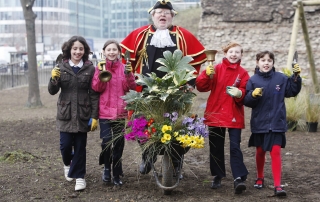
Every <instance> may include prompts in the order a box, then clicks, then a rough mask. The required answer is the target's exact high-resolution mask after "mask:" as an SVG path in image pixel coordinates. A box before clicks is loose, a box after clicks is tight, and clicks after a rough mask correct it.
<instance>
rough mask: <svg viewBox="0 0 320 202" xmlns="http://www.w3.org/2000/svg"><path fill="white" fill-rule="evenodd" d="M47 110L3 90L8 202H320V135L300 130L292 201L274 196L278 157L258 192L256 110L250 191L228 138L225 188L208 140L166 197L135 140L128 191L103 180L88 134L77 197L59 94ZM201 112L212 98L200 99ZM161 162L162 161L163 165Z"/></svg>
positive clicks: (1, 166) (291, 165)
mask: <svg viewBox="0 0 320 202" xmlns="http://www.w3.org/2000/svg"><path fill="white" fill-rule="evenodd" d="M40 92H41V101H42V103H43V104H44V107H42V108H35V109H28V108H25V107H24V104H25V103H26V101H27V97H28V88H27V87H22V88H15V89H9V90H2V91H0V99H1V100H0V106H1V111H0V159H1V161H0V201H10V202H11V201H131V202H134V201H183V202H188V201H233V200H236V201H290V202H291V201H299V202H301V201H320V192H319V186H320V163H319V156H320V146H319V142H320V133H319V132H316V133H308V132H306V131H303V130H302V129H300V128H298V130H297V131H294V132H288V133H287V147H286V148H285V149H283V150H282V161H283V176H282V184H283V185H284V186H285V189H286V191H287V193H288V196H287V197H286V198H283V199H282V198H277V197H273V188H272V186H273V180H272V174H271V170H270V156H269V154H267V156H266V157H267V158H266V166H265V184H266V187H265V188H264V189H262V190H257V189H255V188H253V184H254V181H255V175H256V172H255V149H254V148H252V147H250V148H248V147H247V143H248V138H249V136H250V130H249V129H250V128H249V125H248V124H249V116H250V109H246V119H247V120H246V124H247V125H246V129H244V130H243V132H242V145H241V148H242V152H243V155H244V161H245V164H246V166H247V168H248V170H249V172H250V174H249V175H248V179H247V182H246V184H247V190H246V192H244V193H243V194H241V195H235V194H234V193H233V179H232V176H231V173H230V164H229V151H228V148H229V146H228V144H229V140H228V138H227V139H226V144H225V150H226V167H227V177H226V178H224V179H223V181H222V187H221V188H220V189H217V190H212V189H211V188H210V185H211V181H212V176H211V175H210V170H209V152H208V148H209V146H208V141H207V144H206V147H205V148H204V149H199V150H190V151H189V152H188V153H187V154H186V155H185V165H184V169H183V174H184V179H183V180H182V181H181V182H180V184H179V185H178V187H177V188H176V189H174V190H173V192H172V194H171V195H164V194H163V192H162V190H161V189H160V188H159V187H158V186H157V185H156V183H155V179H154V177H153V176H152V174H151V173H150V174H148V175H140V174H139V172H138V167H139V163H140V153H141V151H140V149H139V148H138V145H137V143H135V142H126V146H125V152H124V155H123V164H124V174H125V176H124V177H123V181H124V185H123V186H122V187H120V188H118V187H114V186H112V185H105V184H103V183H102V181H101V174H102V166H99V165H98V156H99V153H100V149H101V147H100V139H99V132H98V131H94V132H90V133H88V144H87V174H86V181H87V188H86V189H85V190H84V191H81V192H75V191H74V185H75V182H74V181H73V182H67V181H66V180H65V179H64V176H63V163H62V160H61V155H60V151H59V132H58V131H56V129H55V114H56V101H57V97H58V96H57V95H55V96H51V95H49V93H48V92H47V87H45V86H43V87H40ZM198 95H199V96H197V100H196V103H195V106H198V107H197V108H195V111H196V112H197V113H198V114H201V113H203V110H204V109H203V108H201V107H200V106H201V105H202V104H203V103H204V102H205V101H206V99H207V96H208V95H207V94H205V93H202V94H200V93H198ZM160 162H161V157H160V158H158V162H157V165H159V163H160Z"/></svg>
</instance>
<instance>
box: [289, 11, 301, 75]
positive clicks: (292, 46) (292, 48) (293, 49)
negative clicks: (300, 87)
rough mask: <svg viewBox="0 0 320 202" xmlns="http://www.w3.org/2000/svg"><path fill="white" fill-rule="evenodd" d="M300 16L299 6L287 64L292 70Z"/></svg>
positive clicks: (294, 21) (293, 26) (295, 16)
mask: <svg viewBox="0 0 320 202" xmlns="http://www.w3.org/2000/svg"><path fill="white" fill-rule="evenodd" d="M299 18H300V13H299V8H298V7H297V8H296V12H295V14H294V20H293V25H292V33H291V39H290V47H289V53H288V60H287V66H286V68H288V69H291V70H292V60H293V54H294V51H295V49H296V45H297V35H298V30H299V29H298V25H299Z"/></svg>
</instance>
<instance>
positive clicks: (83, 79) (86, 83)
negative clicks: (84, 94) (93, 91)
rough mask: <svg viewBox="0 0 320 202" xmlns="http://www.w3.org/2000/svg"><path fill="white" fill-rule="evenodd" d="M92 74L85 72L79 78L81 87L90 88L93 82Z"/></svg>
mask: <svg viewBox="0 0 320 202" xmlns="http://www.w3.org/2000/svg"><path fill="white" fill-rule="evenodd" d="M90 78H91V77H90V74H88V73H84V74H83V75H81V76H80V77H79V78H78V82H79V87H80V88H81V89H89V87H90V85H91V82H90Z"/></svg>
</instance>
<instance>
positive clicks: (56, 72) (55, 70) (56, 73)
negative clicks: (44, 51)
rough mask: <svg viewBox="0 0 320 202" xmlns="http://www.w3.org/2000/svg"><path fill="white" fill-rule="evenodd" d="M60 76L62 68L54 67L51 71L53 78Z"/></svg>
mask: <svg viewBox="0 0 320 202" xmlns="http://www.w3.org/2000/svg"><path fill="white" fill-rule="evenodd" d="M59 77H60V68H59V67H54V68H53V69H52V71H51V78H52V79H58V78H59Z"/></svg>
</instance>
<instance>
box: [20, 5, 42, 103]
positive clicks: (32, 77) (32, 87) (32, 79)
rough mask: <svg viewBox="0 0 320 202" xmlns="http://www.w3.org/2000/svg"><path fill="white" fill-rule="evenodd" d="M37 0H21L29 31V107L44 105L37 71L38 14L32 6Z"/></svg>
mask: <svg viewBox="0 0 320 202" xmlns="http://www.w3.org/2000/svg"><path fill="white" fill-rule="evenodd" d="M34 1H35V0H20V2H21V6H22V9H23V15H24V19H25V21H26V31H27V46H28V49H27V52H28V63H29V73H28V74H29V96H28V101H27V103H26V106H27V107H40V106H42V103H41V100H40V90H39V81H38V71H37V58H36V55H37V52H36V29H35V19H36V17H37V15H36V14H35V13H34V12H33V10H32V6H33V4H34Z"/></svg>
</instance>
